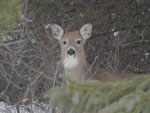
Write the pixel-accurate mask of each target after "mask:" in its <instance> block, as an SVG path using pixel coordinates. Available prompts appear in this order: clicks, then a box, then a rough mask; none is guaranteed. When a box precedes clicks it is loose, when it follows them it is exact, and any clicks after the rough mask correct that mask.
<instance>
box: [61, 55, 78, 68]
mask: <svg viewBox="0 0 150 113" xmlns="http://www.w3.org/2000/svg"><path fill="white" fill-rule="evenodd" d="M77 63H78V60H77V58H75V57H74V56H68V57H67V58H66V59H65V60H64V62H63V64H64V68H73V67H75V66H76V65H77Z"/></svg>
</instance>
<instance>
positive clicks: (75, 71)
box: [63, 54, 89, 82]
mask: <svg viewBox="0 0 150 113" xmlns="http://www.w3.org/2000/svg"><path fill="white" fill-rule="evenodd" d="M63 65H64V70H65V75H66V76H68V77H69V78H70V79H71V80H75V81H77V82H82V81H84V80H85V79H86V76H87V75H86V72H87V70H88V68H89V64H88V62H87V60H86V58H85V54H83V57H82V58H73V59H64V60H63Z"/></svg>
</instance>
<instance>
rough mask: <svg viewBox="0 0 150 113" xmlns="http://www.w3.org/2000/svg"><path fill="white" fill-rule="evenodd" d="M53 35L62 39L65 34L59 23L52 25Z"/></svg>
mask: <svg viewBox="0 0 150 113" xmlns="http://www.w3.org/2000/svg"><path fill="white" fill-rule="evenodd" d="M50 28H51V32H52V35H53V37H54V38H55V39H57V40H61V38H62V36H63V35H64V30H63V29H62V27H60V26H59V25H57V24H51V25H50Z"/></svg>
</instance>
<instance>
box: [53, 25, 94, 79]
mask: <svg viewBox="0 0 150 113" xmlns="http://www.w3.org/2000/svg"><path fill="white" fill-rule="evenodd" d="M50 28H51V31H52V35H53V37H54V38H55V39H57V40H59V42H60V46H61V58H62V64H63V67H64V69H65V73H66V74H70V76H76V77H78V78H76V77H73V78H74V79H80V78H81V76H82V74H83V73H84V69H85V68H86V67H87V65H88V63H87V61H86V55H85V51H84V44H85V42H86V40H87V39H88V38H90V37H91V34H92V24H85V25H84V26H82V27H81V29H80V30H79V31H73V32H68V31H64V30H63V29H62V27H60V26H59V25H57V24H52V25H51V26H50ZM75 74H76V75H75ZM79 76H80V78H79Z"/></svg>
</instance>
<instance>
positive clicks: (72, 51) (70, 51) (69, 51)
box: [67, 49, 75, 55]
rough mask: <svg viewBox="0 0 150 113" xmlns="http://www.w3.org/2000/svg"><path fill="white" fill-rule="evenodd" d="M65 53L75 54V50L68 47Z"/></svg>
mask: <svg viewBox="0 0 150 113" xmlns="http://www.w3.org/2000/svg"><path fill="white" fill-rule="evenodd" d="M67 54H68V55H74V54H75V51H74V50H73V49H69V50H68V51H67Z"/></svg>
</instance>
